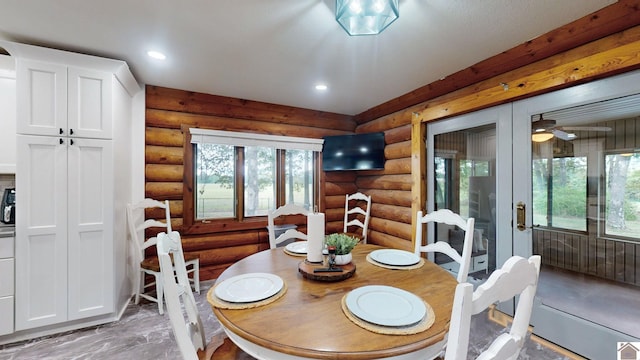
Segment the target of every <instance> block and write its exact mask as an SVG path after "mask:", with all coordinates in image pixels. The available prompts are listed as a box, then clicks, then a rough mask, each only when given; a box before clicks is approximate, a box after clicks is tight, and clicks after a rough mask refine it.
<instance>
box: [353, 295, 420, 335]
mask: <svg viewBox="0 0 640 360" xmlns="http://www.w3.org/2000/svg"><path fill="white" fill-rule="evenodd" d="M346 303H347V309H349V311H351V313H352V314H353V315H355V316H357V317H359V318H360V319H362V320H364V321H368V322H370V323H373V324H377V325H382V326H407V325H412V324H415V323H418V322H419V321H420V320H422V319H423V318H424V317H425V315H426V314H427V307H426V306H425V304H424V302H423V301H422V299H420V298H419V297H417V296H416V295H414V294H412V293H410V292H408V291H405V290H402V289H398V288H394V287H391V286H384V285H369V286H363V287H359V288H357V289H355V290H352V291H351V292H349V294H347V298H346Z"/></svg>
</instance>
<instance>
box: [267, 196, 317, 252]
mask: <svg viewBox="0 0 640 360" xmlns="http://www.w3.org/2000/svg"><path fill="white" fill-rule="evenodd" d="M308 214H309V210H307V209H305V208H303V207H302V206H298V205H295V204H286V205H283V206H280V207H279V208H277V209H275V210H269V212H268V213H267V228H268V230H269V247H270V248H271V249H275V248H276V247H277V246H278V244H281V243H282V242H284V241H286V240H289V239H300V240H307V234H305V233H303V232H302V231H300V230H297V229H288V230H287V231H285V232H284V233H282V234H280V235H278V236H276V224H275V219H276V218H278V217H280V216H286V215H304V216H307V215H308Z"/></svg>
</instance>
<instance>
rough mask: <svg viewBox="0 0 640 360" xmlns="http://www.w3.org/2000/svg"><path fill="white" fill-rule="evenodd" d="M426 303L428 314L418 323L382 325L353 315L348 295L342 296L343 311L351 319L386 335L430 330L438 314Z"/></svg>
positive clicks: (364, 327)
mask: <svg viewBox="0 0 640 360" xmlns="http://www.w3.org/2000/svg"><path fill="white" fill-rule="evenodd" d="M423 301H424V300H423ZM424 305H425V306H426V307H427V314H426V315H425V316H424V318H423V319H422V320H420V321H419V322H418V323H416V324H413V325H408V326H382V325H377V324H373V323H370V322H368V321H365V320H362V319H360V318H359V317H357V316H355V315H353V314H352V313H351V311H350V310H349V308H347V295H345V296H343V297H342V312H343V313H344V314H345V315H346V316H347V318H348V319H349V320H351V321H352V322H353V323H354V324H356V325H358V326H360V327H361V328H363V329H366V330H369V331H371V332H374V333H377V334H385V335H412V334H417V333H421V332H423V331H427V330H429V328H430V327H431V326H432V325H433V323H434V322H435V321H436V314H435V313H434V312H433V308H432V307H431V305H429V303H427V302H426V301H424Z"/></svg>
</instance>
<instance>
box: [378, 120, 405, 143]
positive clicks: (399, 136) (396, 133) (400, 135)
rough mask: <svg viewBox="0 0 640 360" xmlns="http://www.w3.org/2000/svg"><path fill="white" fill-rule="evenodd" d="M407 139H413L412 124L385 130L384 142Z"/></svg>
mask: <svg viewBox="0 0 640 360" xmlns="http://www.w3.org/2000/svg"><path fill="white" fill-rule="evenodd" d="M407 140H411V124H407V125H403V126H400V127H397V128H393V129H391V130H386V131H385V132H384V142H385V143H386V144H387V145H389V144H395V143H397V142H401V141H407Z"/></svg>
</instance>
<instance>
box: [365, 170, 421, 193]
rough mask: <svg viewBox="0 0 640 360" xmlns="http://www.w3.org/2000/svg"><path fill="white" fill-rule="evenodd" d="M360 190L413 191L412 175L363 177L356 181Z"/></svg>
mask: <svg viewBox="0 0 640 360" xmlns="http://www.w3.org/2000/svg"><path fill="white" fill-rule="evenodd" d="M356 185H357V187H358V188H359V189H386V190H406V191H409V190H411V175H410V174H405V175H382V176H363V177H359V178H358V180H356Z"/></svg>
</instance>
